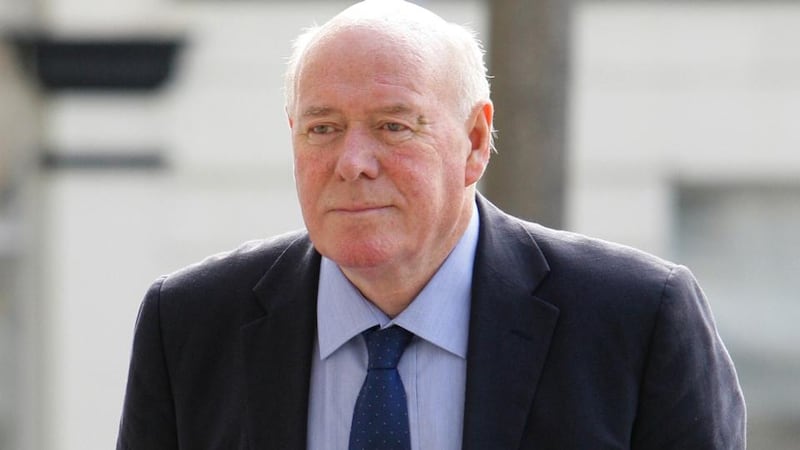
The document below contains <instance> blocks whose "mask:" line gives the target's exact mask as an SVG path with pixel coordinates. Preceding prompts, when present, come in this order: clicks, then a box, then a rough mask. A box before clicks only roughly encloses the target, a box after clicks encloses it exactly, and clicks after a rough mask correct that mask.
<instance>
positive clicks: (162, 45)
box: [11, 34, 182, 91]
mask: <svg viewBox="0 0 800 450" xmlns="http://www.w3.org/2000/svg"><path fill="white" fill-rule="evenodd" d="M11 41H12V43H13V44H14V46H15V47H16V49H17V51H18V53H19V56H20V57H21V60H22V63H23V66H24V67H25V68H26V69H27V70H28V71H29V72H30V73H31V74H32V75H34V76H35V77H36V78H37V79H38V82H39V83H40V84H41V86H42V88H44V89H45V90H47V91H56V90H65V89H68V90H73V89H75V90H134V91H146V90H152V89H156V88H158V87H160V86H161V85H163V84H164V82H165V81H166V80H167V79H168V78H169V75H170V72H171V71H172V68H173V66H174V61H175V56H176V54H177V52H178V50H179V49H180V47H181V45H182V40H181V39H180V38H164V37H157V38H153V37H146V36H142V37H129V38H128V37H126V38H118V37H113V38H101V37H68V38H65V37H53V36H48V35H39V34H17V35H13V36H12V37H11Z"/></svg>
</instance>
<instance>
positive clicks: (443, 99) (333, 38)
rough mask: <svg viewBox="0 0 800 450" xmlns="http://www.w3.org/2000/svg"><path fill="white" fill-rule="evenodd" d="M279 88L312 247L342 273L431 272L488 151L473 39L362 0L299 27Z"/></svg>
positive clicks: (410, 12)
mask: <svg viewBox="0 0 800 450" xmlns="http://www.w3.org/2000/svg"><path fill="white" fill-rule="evenodd" d="M286 94H287V104H286V111H287V115H288V118H289V123H290V126H291V128H292V144H293V147H294V160H295V179H296V183H297V190H298V197H299V199H300V205H301V209H302V212H303V218H304V220H305V223H306V226H307V228H308V231H309V234H310V236H311V239H312V241H313V242H314V244H315V246H316V247H317V249H318V250H319V251H320V252H321V253H322V254H323V255H325V256H327V257H329V258H331V259H333V260H334V261H336V262H337V263H338V264H339V265H340V266H341V267H342V268H343V270H345V272H346V273H348V271H350V272H351V273H350V274H354V273H355V272H356V271H358V272H359V273H360V274H361V275H366V274H367V273H370V274H372V275H375V276H380V275H381V274H387V273H389V272H398V271H400V272H402V271H404V270H405V271H411V270H412V269H415V270H418V271H422V272H423V273H427V272H430V274H432V271H435V269H436V268H437V267H438V266H439V264H441V262H442V260H443V259H444V258H445V257H446V256H447V254H448V253H449V252H450V250H452V248H453V246H454V245H455V243H456V242H457V240H458V238H459V237H460V235H461V234H462V233H463V230H464V229H465V228H466V225H467V223H468V221H469V217H470V214H471V211H472V205H473V199H474V195H475V194H474V184H475V183H476V182H477V181H478V180H479V179H480V177H481V176H482V174H483V171H484V169H485V167H486V164H487V163H488V160H489V154H490V140H491V123H492V112H493V110H492V105H491V101H490V100H489V86H488V83H487V81H486V74H485V68H484V65H483V61H482V51H481V49H480V46H479V44H478V43H477V41H475V40H474V38H473V37H472V35H471V34H470V33H469V32H468V31H465V30H464V29H462V28H460V27H457V26H455V25H450V24H448V23H446V22H445V21H443V20H442V19H441V18H439V17H438V16H436V15H434V14H433V13H431V12H429V11H427V10H425V9H423V8H421V7H418V6H415V5H413V4H410V3H406V2H402V1H386V0H380V1H378V0H368V1H365V2H362V3H359V4H357V5H355V6H353V7H351V8H348V9H347V10H345V11H344V12H342V13H341V14H339V15H338V16H336V17H334V18H333V19H332V20H331V21H329V22H328V23H326V24H325V25H323V26H321V27H318V28H315V29H313V30H311V31H309V32H307V33H306V34H304V35H303V36H301V38H300V39H299V40H298V43H297V45H296V48H295V53H294V56H293V57H292V59H291V63H290V65H289V69H288V73H287V82H286ZM425 265H435V267H432V268H430V267H425ZM398 281H399V280H398Z"/></svg>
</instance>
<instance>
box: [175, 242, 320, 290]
mask: <svg viewBox="0 0 800 450" xmlns="http://www.w3.org/2000/svg"><path fill="white" fill-rule="evenodd" d="M298 246H299V247H301V248H302V249H303V250H307V249H308V248H310V247H311V243H310V241H309V240H308V235H307V233H306V232H305V231H294V232H290V233H286V234H282V235H279V236H275V237H271V238H268V239H259V240H253V241H248V242H245V243H243V244H242V245H240V246H239V247H237V248H236V249H233V250H230V251H226V252H222V253H217V254H214V255H211V256H209V257H207V258H205V259H203V260H202V261H199V262H197V263H194V264H191V265H189V266H186V267H183V268H181V269H179V270H177V271H175V272H172V273H170V274H167V275H164V276H163V277H161V279H162V280H163V283H162V287H161V289H162V292H165V291H173V290H205V289H213V288H214V287H215V286H220V287H223V286H227V287H228V288H231V287H233V286H234V285H243V286H247V287H248V289H249V288H252V287H253V286H254V285H255V284H256V283H257V282H258V281H259V279H260V278H261V277H262V276H263V275H264V273H265V272H266V271H267V270H269V269H270V267H272V265H273V264H275V262H276V261H278V260H279V259H280V258H281V257H282V256H284V255H286V253H287V252H288V251H289V249H291V248H292V247H298ZM231 283H232V284H231Z"/></svg>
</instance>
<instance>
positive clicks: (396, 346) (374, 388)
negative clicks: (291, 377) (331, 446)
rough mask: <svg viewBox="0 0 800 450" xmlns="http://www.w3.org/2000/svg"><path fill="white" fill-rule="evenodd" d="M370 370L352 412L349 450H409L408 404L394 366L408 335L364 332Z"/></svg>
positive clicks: (395, 331) (393, 331)
mask: <svg viewBox="0 0 800 450" xmlns="http://www.w3.org/2000/svg"><path fill="white" fill-rule="evenodd" d="M363 335H364V339H366V341H367V351H368V352H369V367H368V368H367V377H366V379H365V380H364V385H363V386H361V392H359V394H358V399H357V400H356V407H355V409H354V410H353V424H352V427H351V429H350V449H349V450H377V449H380V450H410V449H411V438H410V437H409V430H408V405H407V404H406V391H405V388H404V387H403V381H402V380H401V379H400V374H399V373H398V372H397V363H398V362H399V361H400V357H401V356H403V351H404V350H405V349H406V346H407V345H408V343H409V341H411V333H410V332H409V331H406V330H404V329H402V328H400V327H396V326H393V327H389V328H386V329H383V330H378V329H377V328H371V329H369V330H367V331H365V332H364V333H363Z"/></svg>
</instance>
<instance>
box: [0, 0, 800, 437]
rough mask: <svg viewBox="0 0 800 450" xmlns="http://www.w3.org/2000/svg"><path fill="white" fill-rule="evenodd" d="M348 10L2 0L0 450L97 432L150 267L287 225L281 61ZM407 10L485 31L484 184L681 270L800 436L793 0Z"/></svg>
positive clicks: (758, 410)
mask: <svg viewBox="0 0 800 450" xmlns="http://www.w3.org/2000/svg"><path fill="white" fill-rule="evenodd" d="M349 3H350V2H340V1H289V0H285V1H279V0H239V1H223V0H116V1H113V2H107V1H101V0H0V449H9V450H11V449H19V450H39V449H47V450H87V449H88V450H93V449H97V450H101V449H109V448H113V445H114V441H115V436H116V429H117V424H118V421H119V414H120V411H121V405H122V400H123V395H124V387H125V381H126V373H127V365H128V358H129V355H130V345H131V338H132V330H133V324H134V321H135V318H136V313H137V309H138V306H139V302H140V301H141V298H142V295H143V294H144V292H145V290H146V288H147V286H148V285H149V283H150V282H151V281H152V280H154V279H155V278H156V277H157V276H158V275H160V274H163V273H167V272H170V271H173V270H175V269H177V268H179V267H181V266H184V265H186V264H189V263H192V262H194V261H197V260H199V259H201V258H203V257H204V256H206V255H209V254H211V253H215V252H219V251H222V250H226V249H230V248H232V247H235V246H237V245H238V244H239V243H240V242H242V241H245V240H248V239H254V238H260V237H264V236H269V235H272V234H276V233H280V232H283V231H286V230H290V229H294V228H299V227H301V226H302V221H301V218H300V213H299V209H298V206H297V204H296V199H295V194H294V186H293V180H292V168H291V150H290V145H289V133H288V127H287V125H286V119H285V116H284V114H283V98H282V91H281V87H282V73H283V69H284V62H285V57H286V56H287V55H288V54H289V51H290V42H291V40H292V39H293V38H294V37H295V36H296V35H297V34H298V32H299V31H300V30H301V29H302V28H303V27H306V26H308V25H310V24H312V23H314V22H318V23H321V22H324V21H325V20H327V19H328V18H330V17H331V16H332V15H334V14H335V13H336V12H338V11H339V10H341V9H342V8H344V7H345V6H347V5H348V4H349ZM417 3H421V4H424V6H426V7H428V8H430V9H432V10H434V11H435V12H437V13H439V14H440V15H442V16H443V17H445V18H447V19H448V20H450V21H452V22H457V23H462V24H470V25H471V26H472V27H473V28H474V29H476V30H477V32H478V34H479V35H480V37H481V38H482V40H483V41H484V42H485V43H486V47H487V50H488V58H489V61H490V72H491V73H492V74H493V76H494V79H493V91H494V99H495V103H496V106H497V117H496V126H497V128H498V129H499V138H498V140H497V147H498V150H499V152H498V153H497V154H496V155H494V157H493V160H492V164H491V167H490V171H489V173H488V174H487V176H486V180H485V182H484V183H483V185H482V186H481V190H482V191H483V192H484V193H485V194H486V195H487V196H488V197H489V198H490V199H492V200H493V201H494V202H495V203H498V204H500V205H501V206H503V207H504V208H506V209H508V210H509V211H512V212H514V213H516V214H518V215H521V216H524V217H528V218H530V219H532V220H535V221H538V222H541V223H544V224H547V225H551V226H557V227H562V228H566V229H569V230H574V231H578V232H581V233H586V234H590V235H594V236H598V237H601V238H605V239H609V240H614V241H618V242H622V243H626V244H629V245H632V246H635V247H639V248H642V249H644V250H647V251H650V252H653V253H656V254H659V255H661V256H664V257H667V258H669V259H672V260H675V261H678V262H680V263H683V264H685V265H687V266H689V267H690V268H691V269H692V270H693V272H694V273H695V275H696V276H697V277H698V279H699V280H700V282H701V285H702V286H703V287H704V289H705V291H706V294H707V296H708V298H709V301H710V303H711V306H712V308H713V310H714V312H715V315H716V318H717V321H718V327H719V331H720V334H721V335H722V337H723V339H724V340H725V342H726V343H727V345H728V348H729V350H730V352H731V354H732V356H733V359H734V361H735V363H736V365H737V368H738V371H739V376H740V380H741V383H742V386H743V389H744V391H745V396H746V399H747V404H748V413H749V430H748V431H749V448H751V449H768V450H771V449H796V448H798V447H797V442H800V382H798V380H800V347H799V346H798V343H800V327H799V326H798V321H800V294H798V290H797V278H798V276H799V275H800V233H798V230H800V3H798V2H796V1H788V0H787V1H766V0H729V1H725V0H717V1H711V0H707V1H702V0H698V1H668V0H639V1H634V0H617V1H613V0H608V1H601V0H583V1H574V2H568V1H563V0H562V1H559V0H550V1H546V0H529V1H520V0H513V1H512V0H495V1H491V0H467V1H455V0H452V1H448V0H439V1H435V0H430V1H419V2H417Z"/></svg>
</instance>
